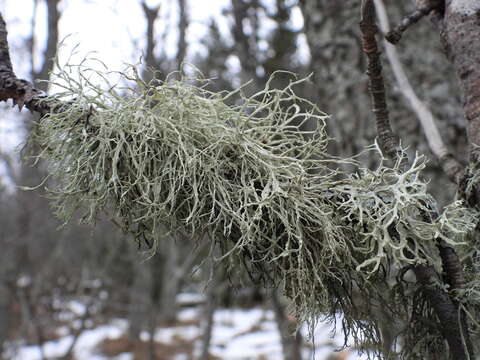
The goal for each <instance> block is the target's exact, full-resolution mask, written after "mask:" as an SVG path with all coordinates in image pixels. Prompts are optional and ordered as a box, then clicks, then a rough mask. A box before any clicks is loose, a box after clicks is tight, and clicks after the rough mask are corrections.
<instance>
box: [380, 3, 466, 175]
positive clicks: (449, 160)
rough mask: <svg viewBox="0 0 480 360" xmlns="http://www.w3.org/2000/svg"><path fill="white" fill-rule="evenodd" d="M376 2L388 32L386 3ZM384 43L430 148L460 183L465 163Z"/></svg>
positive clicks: (447, 172) (390, 49)
mask: <svg viewBox="0 0 480 360" xmlns="http://www.w3.org/2000/svg"><path fill="white" fill-rule="evenodd" d="M374 2H375V7H376V10H377V15H378V20H379V23H380V29H381V31H382V32H383V33H387V32H388V31H389V27H390V25H389V22H388V16H387V12H386V9H385V5H384V4H383V1H382V0H374ZM384 45H385V51H386V54H387V58H388V61H389V62H390V65H391V67H392V70H393V73H394V75H395V79H396V80H397V84H398V86H399V88H400V91H401V93H402V94H403V96H404V97H405V98H406V99H407V101H408V103H409V104H410V107H411V109H412V110H413V112H414V113H415V114H416V115H417V118H418V120H419V121H420V124H421V125H422V128H423V132H424V134H425V137H426V139H427V142H428V145H429V147H430V150H431V151H432V153H433V154H434V155H435V156H436V157H437V159H438V160H439V163H440V165H441V166H442V169H443V171H444V172H445V174H447V176H448V177H449V179H450V180H452V181H453V182H454V183H455V184H459V183H460V181H461V179H462V176H463V165H462V164H460V162H459V161H458V160H457V159H456V158H455V157H454V156H453V155H452V153H451V152H450V151H449V150H448V148H447V146H446V145H445V144H444V142H443V140H442V136H441V134H440V131H439V130H438V127H437V124H436V123H435V119H434V116H433V114H432V112H431V111H430V109H429V108H428V107H427V106H426V105H425V103H424V102H423V101H421V100H420V99H419V98H418V96H417V94H416V93H415V90H414V89H413V87H412V85H411V84H410V81H409V80H408V77H407V74H406V73H405V70H404V69H403V66H402V64H401V62H400V57H399V56H398V52H397V49H396V48H395V47H394V46H393V45H391V44H389V43H387V42H384Z"/></svg>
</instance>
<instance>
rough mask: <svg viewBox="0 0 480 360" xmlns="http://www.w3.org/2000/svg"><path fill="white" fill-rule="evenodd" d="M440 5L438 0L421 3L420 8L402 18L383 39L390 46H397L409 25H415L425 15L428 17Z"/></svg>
mask: <svg viewBox="0 0 480 360" xmlns="http://www.w3.org/2000/svg"><path fill="white" fill-rule="evenodd" d="M440 5H441V1H439V0H429V1H426V2H423V3H422V4H421V6H419V7H417V8H416V9H415V11H414V12H413V13H411V14H409V15H407V16H406V17H405V18H403V20H402V21H401V22H400V24H398V25H397V26H395V28H393V29H392V30H390V31H389V32H388V33H387V35H385V38H386V39H387V40H388V41H389V42H391V43H392V44H397V43H398V42H399V41H400V39H401V38H402V35H403V33H404V32H405V30H407V29H408V28H409V27H410V26H411V25H413V24H415V23H416V22H417V21H419V20H420V19H421V18H423V17H424V16H425V15H428V14H429V13H430V12H431V11H432V10H435V9H438V8H439V7H440Z"/></svg>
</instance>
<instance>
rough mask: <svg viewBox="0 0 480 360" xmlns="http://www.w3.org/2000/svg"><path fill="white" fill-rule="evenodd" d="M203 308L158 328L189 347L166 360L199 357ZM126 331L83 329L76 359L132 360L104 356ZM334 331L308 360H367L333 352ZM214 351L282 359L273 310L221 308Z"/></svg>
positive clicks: (245, 358)
mask: <svg viewBox="0 0 480 360" xmlns="http://www.w3.org/2000/svg"><path fill="white" fill-rule="evenodd" d="M71 307H72V309H73V310H74V311H75V312H76V313H77V314H79V315H81V314H82V312H83V310H82V306H81V304H80V303H78V302H73V303H72V305H71ZM201 310H202V308H201V307H192V308H186V309H183V310H181V311H180V312H179V314H178V322H177V324H175V325H176V326H173V327H159V328H157V330H156V333H155V338H154V339H155V341H156V343H159V344H173V343H177V344H178V343H183V344H190V346H189V347H186V348H185V353H182V352H181V350H180V351H178V349H177V350H176V352H175V353H174V354H173V355H170V356H169V357H167V358H168V359H174V360H190V359H195V358H196V357H197V356H198V354H199V352H200V341H201V336H202V329H201V323H202V321H201V314H202V311H201ZM126 330H127V321H126V320H123V319H115V320H112V321H111V322H110V323H108V324H103V325H99V326H96V327H94V328H90V329H88V330H85V331H83V333H82V335H81V336H80V337H79V338H78V341H77V343H76V345H75V348H74V354H75V360H106V359H116V360H134V355H133V354H132V353H131V352H122V353H118V354H115V355H114V356H106V355H105V354H104V353H103V354H102V352H101V349H102V347H101V344H102V343H104V342H105V341H109V340H115V339H122V338H125V336H124V335H125V334H126ZM331 330H332V328H331V326H330V325H328V324H322V323H320V324H318V326H317V327H316V329H315V332H314V343H315V347H313V346H312V345H311V343H310V344H306V345H305V348H304V351H305V357H304V358H305V359H309V360H310V359H311V360H324V359H325V360H326V359H327V358H328V359H329V360H330V359H342V360H354V359H364V358H366V357H363V356H360V355H358V354H357V353H356V352H355V351H344V352H341V353H334V351H335V349H338V348H339V347H340V346H341V345H342V344H343V336H342V335H341V334H340V332H338V333H337V335H336V336H334V337H333V338H332V337H331ZM67 332H68V330H67V329H66V328H59V329H58V330H57V333H58V335H59V338H58V339H57V340H55V341H49V342H46V343H45V344H44V347H43V351H44V353H45V355H46V357H47V358H48V359H54V358H59V357H61V356H62V355H64V354H65V353H66V351H67V349H68V348H69V347H70V345H71V341H72V338H73V337H72V336H71V335H69V334H67ZM141 340H143V341H145V342H148V341H149V335H148V333H146V332H145V333H142V334H141ZM119 341H120V340H119ZM187 348H189V349H187ZM210 353H211V355H213V356H214V358H215V359H228V360H254V359H255V360H257V359H258V360H281V359H282V347H281V342H280V336H279V333H278V329H277V325H276V322H275V321H274V314H273V312H272V311H271V310H265V309H261V308H254V309H221V310H217V311H216V313H215V316H214V328H213V333H212V341H211V347H210ZM329 356H331V357H329ZM7 358H9V359H12V360H40V359H41V353H40V349H39V347H38V346H21V344H12V345H11V348H10V349H9V350H8V353H7ZM162 359H163V357H162Z"/></svg>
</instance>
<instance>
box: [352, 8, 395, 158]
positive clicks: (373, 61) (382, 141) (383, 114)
mask: <svg viewBox="0 0 480 360" xmlns="http://www.w3.org/2000/svg"><path fill="white" fill-rule="evenodd" d="M360 29H361V31H362V46H363V51H364V53H365V54H366V55H367V58H368V70H367V74H368V77H369V91H370V95H371V97H372V103H373V110H372V111H373V113H374V114H375V118H376V124H377V134H378V140H379V145H380V148H381V149H382V151H383V152H384V153H385V154H386V155H388V156H389V157H390V158H391V159H396V158H397V157H398V153H399V150H400V148H399V139H398V137H397V136H396V135H395V134H394V133H393V130H392V128H391V126H390V120H389V115H388V108H387V101H386V96H385V85H384V80H383V75H382V63H381V61H380V52H379V50H378V46H377V40H376V38H375V35H376V34H377V32H378V28H377V25H376V24H375V6H374V3H373V1H372V0H363V1H362V17H361V21H360Z"/></svg>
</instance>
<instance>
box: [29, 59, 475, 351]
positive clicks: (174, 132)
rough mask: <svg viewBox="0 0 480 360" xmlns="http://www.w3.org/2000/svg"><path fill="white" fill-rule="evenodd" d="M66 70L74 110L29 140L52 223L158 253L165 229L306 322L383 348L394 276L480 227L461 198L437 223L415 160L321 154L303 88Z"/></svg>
mask: <svg viewBox="0 0 480 360" xmlns="http://www.w3.org/2000/svg"><path fill="white" fill-rule="evenodd" d="M72 73H73V70H72V68H64V70H62V71H61V72H60V73H59V74H57V80H56V82H57V83H58V82H60V83H61V84H62V86H63V87H64V88H65V92H64V93H63V94H62V95H61V96H60V98H62V99H64V100H68V102H69V105H68V106H65V109H64V111H63V112H57V113H53V114H51V115H49V116H47V117H45V118H43V119H42V120H41V121H40V122H39V123H38V126H37V128H36V131H35V134H34V135H33V138H32V140H34V141H35V142H36V143H37V144H38V145H39V147H40V148H41V152H40V154H39V157H40V158H44V159H46V160H47V161H48V164H49V173H50V174H51V178H52V179H54V182H53V184H54V185H53V187H52V188H51V189H50V195H51V196H52V197H53V199H54V203H55V206H56V211H57V214H58V216H60V217H61V218H62V219H64V220H65V221H68V220H70V219H71V218H72V216H73V214H74V213H76V212H77V213H80V214H81V219H82V221H84V222H87V223H95V221H96V219H97V218H98V216H100V214H101V213H106V214H107V215H108V216H109V217H110V218H112V219H113V220H114V221H115V222H116V223H117V224H119V225H120V226H121V227H122V228H123V230H124V231H126V232H130V233H132V234H134V236H135V238H136V239H138V240H140V241H145V242H147V243H148V244H151V245H152V246H153V248H155V247H156V246H157V244H158V242H160V241H162V236H163V234H164V233H165V232H166V231H168V232H172V233H175V232H182V233H186V234H189V235H190V237H191V239H192V242H194V241H211V242H212V243H216V244H219V245H220V248H221V249H222V250H223V255H224V256H225V257H229V258H230V259H237V260H238V263H242V264H245V265H246V266H247V268H248V270H249V271H256V273H257V274H258V275H260V276H262V277H263V278H264V279H266V280H269V281H273V282H274V283H275V284H279V285H280V286H282V287H283V289H284V290H285V293H286V295H287V296H288V297H290V299H291V300H292V308H293V309H294V311H295V313H296V315H297V317H298V319H299V320H304V319H307V320H312V319H316V318H317V317H318V316H320V315H325V314H326V315H327V316H329V317H330V319H335V318H336V315H337V314H338V313H339V312H342V313H343V314H344V317H343V323H344V326H345V329H346V330H347V331H348V332H349V333H350V334H351V335H353V337H354V339H355V341H356V342H357V345H361V344H369V345H365V346H371V344H372V343H373V344H376V345H377V346H378V344H379V342H380V339H379V336H380V335H379V332H378V329H377V326H376V321H375V319H374V318H373V317H372V316H370V315H369V314H370V313H371V311H373V310H372V309H375V308H378V306H381V305H382V304H387V305H388V307H389V308H390V310H389V311H391V312H392V313H393V314H398V316H400V317H404V318H405V317H408V315H406V314H407V313H408V309H406V307H407V305H406V304H401V305H398V303H399V302H398V301H395V299H394V297H395V296H398V287H395V289H393V288H392V286H391V284H390V283H389V282H388V279H389V278H391V276H392V275H394V274H395V273H398V271H399V269H403V268H405V267H407V266H409V265H412V264H419V263H429V264H433V265H435V266H438V255H437V252H436V250H435V241H436V239H437V238H442V239H444V240H445V241H447V242H448V243H449V244H450V245H452V246H457V247H461V246H462V244H464V241H465V235H466V234H467V233H468V232H469V231H470V230H471V229H472V228H473V227H474V225H475V219H474V218H473V217H465V212H466V211H465V210H464V209H463V208H462V205H461V203H460V202H458V203H455V204H454V205H452V206H451V207H450V208H449V209H448V211H447V212H445V213H444V214H443V215H442V216H440V217H439V218H437V217H436V215H435V214H436V209H435V203H434V201H433V199H432V198H431V197H430V196H429V195H428V193H427V189H426V187H427V186H426V182H425V181H424V180H422V178H421V175H420V174H421V171H422V169H423V168H424V162H423V160H422V158H421V157H418V158H416V159H415V160H414V161H413V163H412V165H411V166H410V167H409V168H408V169H407V170H405V171H403V170H401V169H400V166H399V165H398V164H397V165H395V166H393V167H387V166H385V165H383V163H382V164H380V166H379V167H378V168H377V169H376V170H374V171H370V170H367V169H360V170H359V171H358V172H357V173H356V174H347V173H344V172H343V171H341V170H340V167H339V166H338V165H339V163H342V162H349V163H353V164H355V165H356V166H357V167H359V164H357V163H356V162H355V161H354V160H352V159H347V160H340V159H338V158H335V157H334V156H331V155H329V154H328V153H327V145H328V141H329V138H328V135H327V134H326V132H325V129H326V128H325V123H324V121H325V120H326V119H327V118H328V116H327V115H326V114H324V113H322V112H321V111H319V110H318V109H317V107H316V106H315V105H314V104H313V103H311V102H309V101H307V100H305V99H303V98H301V97H299V96H297V95H296V94H295V86H296V85H297V84H298V83H301V82H303V81H306V80H297V79H295V78H294V77H293V76H292V80H291V82H290V84H289V85H288V86H287V87H285V88H283V89H274V88H271V87H270V82H268V83H267V84H266V86H265V89H263V90H262V91H260V92H258V93H256V94H253V95H251V96H246V95H245V94H244V89H243V88H241V89H238V90H236V91H234V92H231V93H229V92H222V93H212V92H209V91H207V90H206V88H205V86H203V85H205V84H204V83H202V82H200V83H199V82H195V81H189V80H187V79H181V80H178V81H177V80H174V79H173V78H171V79H167V80H166V81H165V82H162V83H145V82H143V81H142V80H141V79H140V78H139V76H138V75H137V73H136V71H135V69H131V71H130V73H129V74H128V75H123V79H122V81H124V82H128V83H129V84H130V85H129V86H128V87H125V88H124V89H123V90H122V93H121V94H120V93H119V92H118V90H117V89H116V87H114V86H96V85H93V84H92V82H91V81H89V80H88V75H86V74H88V71H87V70H86V69H80V71H79V72H78V74H76V75H75V76H73V75H72ZM95 76H97V77H99V76H100V77H104V75H103V74H101V73H97V74H95ZM277 76H278V75H277ZM283 76H285V74H283ZM290 76H291V75H290ZM195 83H197V84H200V86H196V85H195ZM46 101H48V99H47V100H46ZM227 103H228V104H227ZM230 104H234V105H230ZM305 129H310V130H305ZM359 168H360V167H359ZM475 289H476V288H475ZM472 291H473V290H472ZM475 291H477V294H478V290H475ZM412 302H413V300H407V302H406V303H412ZM404 351H407V349H405V350H404Z"/></svg>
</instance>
